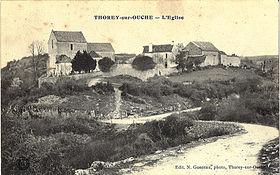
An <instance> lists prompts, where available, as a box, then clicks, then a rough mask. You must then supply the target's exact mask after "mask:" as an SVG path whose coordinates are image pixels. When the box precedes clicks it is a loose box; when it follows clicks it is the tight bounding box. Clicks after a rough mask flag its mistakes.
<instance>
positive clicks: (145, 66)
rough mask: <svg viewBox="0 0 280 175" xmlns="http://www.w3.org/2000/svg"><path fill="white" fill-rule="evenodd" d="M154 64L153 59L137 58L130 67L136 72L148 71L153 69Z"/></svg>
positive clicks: (147, 57) (141, 56)
mask: <svg viewBox="0 0 280 175" xmlns="http://www.w3.org/2000/svg"><path fill="white" fill-rule="evenodd" d="M155 65H156V63H155V62H154V61H153V59H152V58H151V57H149V56H143V55H140V56H137V57H136V58H135V59H134V60H133V62H132V67H133V68H134V69H136V70H141V71H145V70H149V69H154V68H155Z"/></svg>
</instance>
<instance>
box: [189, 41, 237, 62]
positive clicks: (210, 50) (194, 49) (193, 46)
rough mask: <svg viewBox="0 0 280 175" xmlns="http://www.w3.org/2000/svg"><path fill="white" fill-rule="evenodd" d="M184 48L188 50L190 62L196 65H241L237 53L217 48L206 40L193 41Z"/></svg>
mask: <svg viewBox="0 0 280 175" xmlns="http://www.w3.org/2000/svg"><path fill="white" fill-rule="evenodd" d="M184 50H186V51H188V56H187V57H188V58H187V59H188V60H187V61H188V62H192V63H193V64H194V65H196V66H201V67H203V66H209V65H211V66H213V65H219V64H220V65H224V66H236V67H238V66H240V58H239V57H238V56H236V55H227V54H226V53H225V52H223V51H220V50H219V49H217V48H216V47H215V46H214V45H213V44H212V43H210V42H205V41H192V42H190V43H189V44H187V45H186V47H185V48H184Z"/></svg>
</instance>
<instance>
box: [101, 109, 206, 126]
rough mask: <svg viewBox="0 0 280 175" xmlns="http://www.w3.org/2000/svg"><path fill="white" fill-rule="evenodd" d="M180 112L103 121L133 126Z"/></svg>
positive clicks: (191, 110) (189, 110) (186, 110)
mask: <svg viewBox="0 0 280 175" xmlns="http://www.w3.org/2000/svg"><path fill="white" fill-rule="evenodd" d="M200 109H201V107H196V108H191V109H185V110H182V111H180V112H194V111H199V110H200ZM174 113H178V112H168V113H164V114H158V115H152V116H148V117H139V118H124V119H111V120H102V122H105V123H114V124H129V125H130V124H133V123H146V122H148V121H152V120H162V119H163V118H165V117H167V116H169V115H171V114H174Z"/></svg>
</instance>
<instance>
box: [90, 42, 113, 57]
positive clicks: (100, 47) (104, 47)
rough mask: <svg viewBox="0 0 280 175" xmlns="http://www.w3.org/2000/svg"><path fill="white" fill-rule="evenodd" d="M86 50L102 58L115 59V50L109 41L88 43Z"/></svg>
mask: <svg viewBox="0 0 280 175" xmlns="http://www.w3.org/2000/svg"><path fill="white" fill-rule="evenodd" d="M87 51H88V53H90V52H91V51H94V52H95V53H96V54H98V55H99V56H101V57H102V58H104V57H108V58H111V60H113V61H115V50H114V48H113V46H112V44H111V43H88V44H87Z"/></svg>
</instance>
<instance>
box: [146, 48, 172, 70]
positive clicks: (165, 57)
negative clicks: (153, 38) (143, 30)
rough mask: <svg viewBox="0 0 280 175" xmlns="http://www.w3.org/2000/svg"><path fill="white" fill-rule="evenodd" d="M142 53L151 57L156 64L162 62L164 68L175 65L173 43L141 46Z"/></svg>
mask: <svg viewBox="0 0 280 175" xmlns="http://www.w3.org/2000/svg"><path fill="white" fill-rule="evenodd" d="M143 55H144V56H149V57H151V58H153V61H154V62H155V63H156V64H163V65H164V67H165V68H169V67H174V66H176V63H175V58H176V57H175V56H176V55H175V47H174V44H161V45H153V44H152V43H150V44H149V45H148V46H143Z"/></svg>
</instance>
